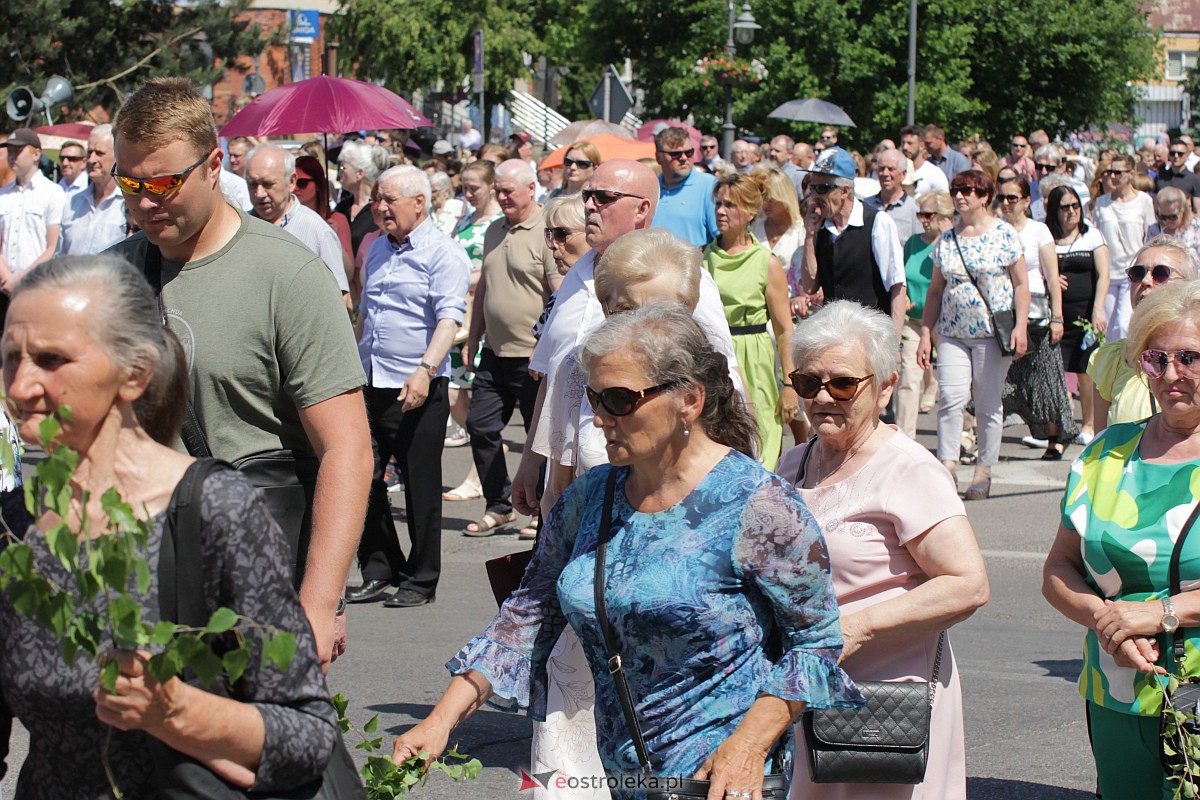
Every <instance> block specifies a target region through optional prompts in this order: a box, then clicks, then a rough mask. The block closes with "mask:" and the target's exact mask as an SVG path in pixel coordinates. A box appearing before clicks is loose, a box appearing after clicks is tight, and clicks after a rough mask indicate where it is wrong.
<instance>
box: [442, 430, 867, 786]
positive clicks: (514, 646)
mask: <svg viewBox="0 0 1200 800" xmlns="http://www.w3.org/2000/svg"><path fill="white" fill-rule="evenodd" d="M613 469H617V470H618V473H617V474H618V478H617V485H616V497H615V500H614V504H613V505H614V508H613V511H612V519H613V525H614V526H615V527H616V533H615V534H614V535H613V537H612V539H611V540H610V542H609V545H608V555H607V580H606V583H607V586H606V600H607V608H608V616H609V619H610V624H611V626H612V629H613V633H614V635H615V638H616V639H617V641H618V642H619V645H618V646H619V648H620V650H621V655H622V658H623V660H624V664H625V669H626V672H627V675H628V680H629V687H630V693H631V694H632V696H633V699H634V703H635V705H636V706H637V713H638V717H639V719H640V721H641V726H642V732H643V734H644V736H645V738H646V743H647V746H648V748H649V750H650V753H651V756H652V761H653V766H654V773H655V774H656V775H660V776H684V777H691V775H692V774H693V773H694V772H695V770H696V769H698V768H699V767H700V765H701V764H703V763H704V761H705V759H707V758H708V757H709V756H710V755H711V754H712V753H713V752H714V751H715V750H716V748H717V746H718V745H720V744H721V743H722V742H723V741H724V740H725V739H726V738H728V737H729V735H730V734H731V733H732V732H733V730H734V729H735V728H736V727H737V725H738V723H740V722H741V720H742V718H743V716H744V715H745V713H746V711H747V710H748V709H749V708H750V706H751V704H752V703H753V702H754V701H755V699H756V698H757V697H758V696H759V694H761V693H767V694H771V695H774V696H776V697H781V698H784V699H787V700H802V701H805V702H806V703H807V704H808V705H809V706H810V707H813V708H827V707H834V706H836V707H852V706H854V705H856V704H857V703H859V702H861V697H860V694H859V692H858V690H857V689H856V688H855V687H854V685H853V684H852V683H851V681H850V679H849V677H848V676H847V675H846V674H845V673H844V672H843V671H842V670H841V669H840V668H839V667H838V666H837V663H838V658H839V656H840V654H841V650H842V637H841V628H840V626H839V618H838V609H837V600H836V597H835V596H834V593H833V586H832V583H831V580H830V574H829V558H828V554H827V553H826V550H825V542H824V540H823V538H822V537H821V532H820V529H819V528H818V526H817V523H816V521H815V520H814V519H813V517H812V515H811V514H809V512H808V510H807V508H805V506H804V502H803V501H802V500H801V499H800V497H799V496H798V495H797V494H796V492H795V490H793V489H792V487H791V486H789V485H788V484H787V482H786V481H784V480H783V479H781V478H780V477H779V476H777V475H773V474H771V473H768V472H767V471H765V470H764V469H763V468H762V467H761V466H759V465H758V464H757V463H755V462H754V461H753V460H751V459H749V458H747V457H746V456H744V455H742V454H741V453H737V452H730V454H729V455H727V456H726V457H725V458H723V459H722V460H721V461H720V462H719V463H718V464H717V465H716V466H715V467H714V468H713V470H712V471H711V472H710V473H709V474H708V475H707V476H706V477H705V478H704V480H702V481H701V482H700V484H699V485H698V486H696V488H695V489H693V490H692V492H691V494H689V495H688V496H687V497H686V498H684V499H683V500H682V501H681V502H679V503H678V504H676V505H675V506H673V507H671V508H669V509H666V510H665V511H661V512H657V513H644V512H640V511H637V510H635V509H634V508H633V507H631V506H630V504H629V502H628V501H627V500H626V498H625V491H624V486H625V481H626V479H627V477H628V470H627V469H625V468H613V467H609V466H607V465H605V466H600V467H597V468H596V469H593V470H591V471H590V472H588V473H587V474H586V475H584V476H583V477H581V478H579V479H578V480H576V481H575V482H574V483H572V484H571V486H570V488H568V489H567V491H566V493H564V494H563V496H562V497H561V498H559V501H558V503H556V504H555V507H554V510H553V511H552V512H551V514H550V515H549V516H548V518H547V519H546V524H545V528H544V530H543V533H542V535H541V536H540V537H539V538H538V545H537V548H536V550H535V551H534V556H533V562H532V564H531V565H530V567H529V569H528V570H527V571H526V573H525V578H524V580H523V581H522V584H521V588H520V589H519V590H518V591H517V592H516V593H514V594H513V595H512V597H511V598H509V600H508V601H507V602H506V603H505V604H504V606H503V608H501V610H500V613H499V614H497V615H496V617H495V619H493V620H492V622H491V624H490V625H489V626H488V627H487V629H486V630H485V631H484V632H483V633H482V634H480V635H479V636H477V637H475V638H474V639H472V640H471V641H470V642H469V643H468V644H467V645H466V646H465V647H464V648H463V649H462V650H461V651H460V652H459V653H458V655H456V656H455V657H454V658H453V659H452V660H451V661H450V662H449V663H448V664H447V667H448V668H449V669H450V671H451V672H452V673H455V674H461V673H463V672H466V671H467V670H469V669H475V670H478V671H479V672H480V673H482V674H483V675H484V676H485V677H486V678H487V679H488V680H489V681H490V682H491V685H492V688H493V690H494V691H495V696H494V697H493V700H492V702H493V704H494V705H499V706H500V707H502V708H506V709H507V710H513V709H514V708H515V707H516V706H517V705H518V704H519V705H528V706H529V707H530V712H531V714H532V715H533V716H534V717H535V718H536V719H542V718H543V717H544V714H545V693H546V661H547V659H548V657H549V654H550V651H551V648H553V646H554V643H555V642H556V641H557V639H558V636H559V633H560V632H561V631H562V629H563V626H564V625H565V624H567V623H568V622H569V623H570V625H571V627H572V628H574V629H575V631H576V632H577V633H578V635H579V639H580V641H581V642H582V644H583V647H584V650H585V652H586V654H587V657H588V661H589V663H590V664H591V667H592V673H593V675H594V676H595V680H596V727H597V738H598V743H599V750H600V757H601V760H602V761H603V762H604V765H605V767H606V768H607V769H608V770H609V771H610V772H612V773H617V772H621V773H632V772H636V771H638V760H637V755H636V752H635V751H634V748H633V744H632V741H631V737H630V734H629V732H628V731H627V730H626V726H625V720H624V717H623V716H622V713H621V710H620V701H619V700H618V698H617V694H616V690H615V689H614V686H613V682H612V679H611V677H610V676H609V674H608V670H607V668H606V666H605V662H606V655H605V648H604V642H603V638H602V636H601V634H600V630H599V627H598V626H597V623H596V613H595V611H596V609H595V603H594V600H593V584H594V581H593V575H594V573H593V571H594V569H595V551H596V545H597V529H598V528H599V521H600V516H601V512H602V508H601V506H602V505H603V498H604V487H605V482H606V480H607V478H608V475H609V473H610V472H611V471H612V470H613Z"/></svg>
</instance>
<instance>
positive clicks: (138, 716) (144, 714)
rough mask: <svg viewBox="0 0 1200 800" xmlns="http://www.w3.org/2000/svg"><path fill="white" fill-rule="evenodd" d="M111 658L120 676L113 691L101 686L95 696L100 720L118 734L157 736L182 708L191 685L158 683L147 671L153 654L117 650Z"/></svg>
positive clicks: (140, 651)
mask: <svg viewBox="0 0 1200 800" xmlns="http://www.w3.org/2000/svg"><path fill="white" fill-rule="evenodd" d="M110 656H111V658H112V659H113V660H114V661H116V662H117V667H118V669H119V670H120V674H119V675H118V676H117V682H116V685H115V686H114V687H113V691H111V692H109V691H108V690H107V689H105V688H104V687H103V686H99V687H97V688H96V689H95V690H94V691H93V692H92V699H93V700H95V701H96V717H97V718H98V719H99V720H100V721H101V722H103V723H104V724H105V725H111V726H112V727H114V728H116V729H117V730H122V731H135V730H140V731H146V732H147V733H149V734H151V735H155V733H156V732H158V731H161V730H162V729H163V725H164V723H165V722H166V721H167V719H169V718H170V717H171V715H172V714H173V713H175V712H176V710H177V709H178V708H179V704H180V702H181V696H182V695H183V694H184V693H185V692H186V690H187V685H186V684H184V683H183V681H181V680H179V678H172V679H171V680H169V681H167V682H166V683H159V682H158V681H157V680H155V678H154V676H153V675H151V674H150V672H149V670H147V669H146V663H147V661H148V660H149V658H150V654H149V653H147V652H145V651H143V650H139V651H137V652H134V651H132V650H114V651H111V652H110Z"/></svg>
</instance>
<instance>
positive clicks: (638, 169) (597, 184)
mask: <svg viewBox="0 0 1200 800" xmlns="http://www.w3.org/2000/svg"><path fill="white" fill-rule="evenodd" d="M586 189H588V190H591V191H590V192H588V194H587V197H589V198H590V199H585V200H584V204H583V207H584V210H585V211H586V212H587V225H586V227H585V229H584V232H585V235H586V238H587V243H588V245H589V246H590V247H591V248H592V249H593V250H595V251H596V252H598V253H603V252H604V251H605V250H607V249H608V246H609V245H610V244H612V243H613V242H615V241H616V240H617V239H619V238H621V237H622V236H624V235H625V234H627V233H629V232H630V231H636V230H641V229H643V228H649V227H650V223H651V222H653V221H654V209H655V208H656V207H657V206H658V176H657V175H655V174H654V170H652V169H650V167H648V166H646V165H645V164H642V163H640V162H638V161H630V160H628V159H624V158H616V159H612V160H611V161H605V162H604V163H603V164H601V165H600V166H598V167H596V171H595V172H593V173H592V177H591V180H589V181H588V184H587V187H586ZM593 193H594V194H593ZM610 193H618V194H610Z"/></svg>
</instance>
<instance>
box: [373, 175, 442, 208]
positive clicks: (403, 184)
mask: <svg viewBox="0 0 1200 800" xmlns="http://www.w3.org/2000/svg"><path fill="white" fill-rule="evenodd" d="M385 184H387V185H391V186H395V187H396V189H397V190H398V191H399V192H400V194H401V195H403V196H404V197H416V196H417V195H421V196H422V197H424V198H425V207H424V208H423V209H422V211H426V212H428V211H429V209H430V204H431V202H432V200H433V186H432V185H431V184H430V183H429V176H428V175H427V174H426V173H425V170H423V169H417V168H416V167H414V166H412V165H411V164H404V165H402V166H399V167H390V168H389V169H386V170H384V172H383V174H382V175H380V176H379V185H380V187H382V186H384V185H385Z"/></svg>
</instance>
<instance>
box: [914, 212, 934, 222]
mask: <svg viewBox="0 0 1200 800" xmlns="http://www.w3.org/2000/svg"><path fill="white" fill-rule="evenodd" d="M936 216H937V212H936V211H918V212H917V219H919V220H922V221H924V220H929V219H933V218H934V217H936Z"/></svg>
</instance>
